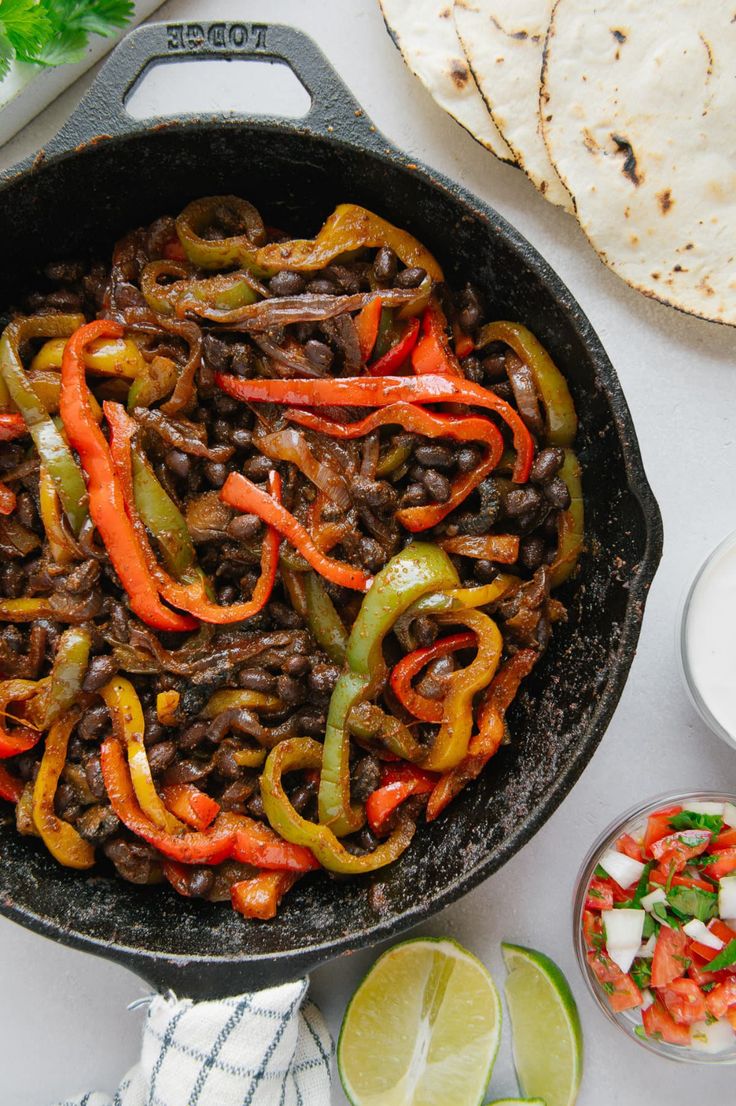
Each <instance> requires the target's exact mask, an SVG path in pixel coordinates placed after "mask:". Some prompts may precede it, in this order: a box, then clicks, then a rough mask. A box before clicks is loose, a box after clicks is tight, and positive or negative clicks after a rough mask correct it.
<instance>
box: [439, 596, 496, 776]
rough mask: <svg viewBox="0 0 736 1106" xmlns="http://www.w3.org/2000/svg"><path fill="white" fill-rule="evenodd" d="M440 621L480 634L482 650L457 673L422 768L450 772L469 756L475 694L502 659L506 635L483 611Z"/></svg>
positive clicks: (445, 616) (492, 674) (452, 615)
mask: <svg viewBox="0 0 736 1106" xmlns="http://www.w3.org/2000/svg"><path fill="white" fill-rule="evenodd" d="M438 621H441V622H452V623H453V624H454V623H459V624H460V625H461V626H467V627H468V629H469V630H473V632H474V633H475V634H476V636H477V639H478V641H477V647H478V652H477V653H476V655H475V659H474V660H473V661H472V662H471V664H469V665H468V667H467V668H462V669H460V671H458V672H453V674H452V675H451V676H450V677H449V680H448V689H449V690H448V692H447V695H446V696H445V701H444V721H443V723H442V725H441V726H440V729H439V732H438V734H437V737H436V738H435V741H434V745H433V746H432V748H431V749H430V751H429V754H428V756H427V759H426V760H425V761H424V762H423V764H422V768H424V769H426V770H427V771H429V772H447V771H448V770H449V769H450V768H454V767H455V766H456V765H457V764H459V763H460V761H461V760H462V759H463V757H465V756H467V753H468V746H469V745H470V736H471V734H472V732H473V696H474V695H475V693H476V692H478V691H481V690H482V688H484V687H487V686H488V684H489V683H490V682H491V680H492V679H493V676H494V674H495V672H496V669H497V668H498V662H499V661H500V659H501V650H502V648H503V638H502V637H501V633H500V631H499V629H498V627H497V626H496V623H495V622H494V621H493V619H492V618H489V617H488V615H487V614H483V613H482V612H481V611H473V610H468V611H465V612H463V613H457V614H454V613H453V614H449V615H439V616H438Z"/></svg>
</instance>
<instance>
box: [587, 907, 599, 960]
mask: <svg viewBox="0 0 736 1106" xmlns="http://www.w3.org/2000/svg"><path fill="white" fill-rule="evenodd" d="M583 936H584V937H585V944H586V947H587V948H589V949H590V950H591V952H594V951H595V950H596V949H599V948H600V947H601V945H602V944H603V919H602V918H601V916H600V914H594V913H593V912H592V911H591V910H584V911H583Z"/></svg>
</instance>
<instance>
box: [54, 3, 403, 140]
mask: <svg viewBox="0 0 736 1106" xmlns="http://www.w3.org/2000/svg"><path fill="white" fill-rule="evenodd" d="M196 58H220V59H222V58H225V59H232V58H241V59H243V58H245V59H253V60H254V61H272V62H279V63H282V64H285V65H287V66H288V67H289V69H291V71H292V72H293V73H294V75H295V76H296V77H297V78H298V80H299V81H300V82H301V84H302V85H303V86H304V87H305V89H306V90H307V92H308V93H309V96H310V99H311V105H310V107H309V110H308V111H307V113H306V115H305V116H304V117H303V118H302V119H296V120H294V121H293V126H294V127H296V128H298V129H299V130H300V131H308V132H311V133H313V134H317V135H322V136H324V135H325V134H335V135H336V136H337V137H340V138H344V139H350V138H353V139H355V140H359V141H360V143H361V145H366V144H369V145H375V146H376V147H382V148H383V147H385V145H386V142H385V139H383V138H381V136H380V135H379V134H378V133H377V131H376V129H375V127H374V126H373V125H372V124H371V122H370V120H369V119H368V118H367V117H366V115H365V113H364V112H363V110H362V108H361V107H360V105H359V104H358V102H357V101H356V100H355V99H354V98H353V96H352V94H351V93H350V91H349V90H348V88H347V87H346V86H345V84H344V83H343V81H342V80H341V78H340V77H339V76H338V74H337V73H336V71H335V70H334V69H333V67H332V65H331V64H330V62H329V61H328V60H327V58H326V57H325V55H324V54H323V53H322V51H321V50H320V49H319V47H318V46H317V45H316V44H315V43H314V42H313V41H312V39H311V38H310V37H309V36H308V35H306V34H305V33H304V32H303V31H300V30H297V29H296V28H294V27H287V26H284V25H283V24H278V23H273V24H267V23H245V22H242V23H241V22H208V23H201V22H196V23H194V22H191V23H151V24H144V25H142V26H140V27H138V28H136V29H135V30H134V31H131V32H130V34H128V35H126V37H125V38H124V39H123V40H122V41H121V42H120V43H119V45H118V46H117V47H116V48H115V50H114V51H113V52H112V54H111V55H110V57H109V58H108V60H107V61H106V63H105V64H104V66H103V67H102V69H101V70H100V72H99V74H98V75H97V77H96V78H95V80H94V82H93V83H92V85H91V87H90V88H89V90H88V91H87V92H86V93H85V95H84V97H83V99H82V100H81V102H80V104H79V106H78V107H77V108H76V110H75V111H74V112H73V114H72V115H71V117H70V118H69V120H68V121H67V123H66V124H65V125H64V127H63V128H62V129H61V131H59V133H58V134H57V135H56V137H55V138H54V139H52V141H51V142H50V143H49V144H48V146H47V147H46V154H47V155H51V154H55V153H62V152H65V151H69V150H75V149H78V148H79V147H80V145H81V146H83V145H86V144H88V143H90V142H96V141H100V140H104V139H106V138H114V137H120V136H124V135H132V134H136V133H139V132H141V131H145V130H148V129H149V128H150V127H151V125H152V123H153V122H154V120H153V119H143V120H141V119H134V118H133V117H132V116H130V115H129V114H128V113H127V111H126V109H125V101H126V98H127V97H128V95H129V93H130V92H131V91H132V89H133V88H134V86H135V85H136V83H137V82H138V80H140V78H141V77H142V76H143V74H144V73H145V72H146V70H147V69H148V67H149V66H150V65H151V64H153V63H167V64H168V63H176V62H177V61H179V60H191V59H196ZM226 118H227V120H228V121H231V122H236V123H237V122H243V123H246V122H247V123H253V122H258V123H266V124H267V123H268V122H269V121H275V117H274V116H269V115H267V114H266V115H260V114H259V115H249V114H248V113H247V112H243V113H241V112H228V113H227V115H226ZM166 120H167V121H171V122H187V121H194V120H197V121H199V122H201V121H202V117H201V116H194V115H191V114H181V113H177V112H175V111H174V112H173V113H172V114H171V115H167V116H166ZM279 122H280V124H281V125H282V126H283V123H284V120H282V119H281V120H279ZM162 125H165V123H163V124H162Z"/></svg>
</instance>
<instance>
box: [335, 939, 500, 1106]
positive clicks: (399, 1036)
mask: <svg viewBox="0 0 736 1106" xmlns="http://www.w3.org/2000/svg"><path fill="white" fill-rule="evenodd" d="M500 1036H501V1002H500V999H499V995H498V991H497V989H496V985H495V984H494V982H493V980H492V979H491V977H490V975H489V974H488V972H487V971H486V969H485V968H484V967H483V965H482V964H481V962H480V961H479V960H476V958H475V957H474V956H472V955H471V954H470V953H469V952H467V951H466V950H465V949H464V948H462V947H461V946H460V945H458V944H456V943H455V942H454V941H450V940H431V939H427V938H420V939H419V940H415V941H405V942H404V943H402V944H400V945H395V946H394V947H393V948H392V949H389V950H388V952H385V953H384V954H383V956H381V957H380V958H379V959H378V960H377V961H376V963H375V964H374V965H373V967H372V968H371V970H370V971H369V972H368V975H367V976H366V977H365V979H364V980H363V982H362V983H361V984H360V986H359V987H358V989H357V991H356V992H355V994H354V995H353V997H352V999H351V1001H350V1005H349V1006H348V1008H347V1011H346V1013H345V1017H344V1019H343V1023H342V1028H341V1030H340V1039H339V1041H338V1045H337V1066H338V1071H339V1072H340V1079H341V1080H342V1085H343V1087H344V1089H345V1094H346V1095H347V1097H348V1099H349V1100H350V1102H351V1103H353V1106H448V1103H452V1106H478V1104H479V1103H480V1102H481V1101H482V1099H483V1095H484V1093H485V1089H486V1087H487V1085H488V1080H489V1079H490V1077H491V1070H492V1068H493V1063H494V1060H495V1059H496V1052H497V1050H498V1042H499V1039H500Z"/></svg>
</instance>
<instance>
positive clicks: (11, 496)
mask: <svg viewBox="0 0 736 1106" xmlns="http://www.w3.org/2000/svg"><path fill="white" fill-rule="evenodd" d="M14 510H15V492H14V491H13V489H12V488H9V487H8V485H7V484H2V483H0V515H12V513H13V511H14Z"/></svg>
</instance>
